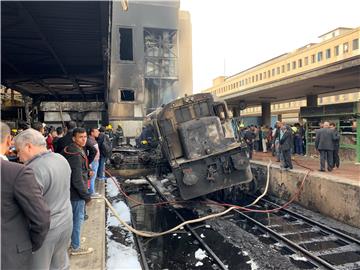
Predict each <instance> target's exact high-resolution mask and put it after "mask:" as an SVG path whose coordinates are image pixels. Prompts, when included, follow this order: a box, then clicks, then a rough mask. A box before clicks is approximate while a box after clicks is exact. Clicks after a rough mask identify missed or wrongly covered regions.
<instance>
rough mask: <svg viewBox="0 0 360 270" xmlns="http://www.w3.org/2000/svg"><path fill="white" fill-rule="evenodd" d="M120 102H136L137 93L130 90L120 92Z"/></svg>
mask: <svg viewBox="0 0 360 270" xmlns="http://www.w3.org/2000/svg"><path fill="white" fill-rule="evenodd" d="M120 100H121V101H134V100H135V92H134V90H130V89H123V90H120Z"/></svg>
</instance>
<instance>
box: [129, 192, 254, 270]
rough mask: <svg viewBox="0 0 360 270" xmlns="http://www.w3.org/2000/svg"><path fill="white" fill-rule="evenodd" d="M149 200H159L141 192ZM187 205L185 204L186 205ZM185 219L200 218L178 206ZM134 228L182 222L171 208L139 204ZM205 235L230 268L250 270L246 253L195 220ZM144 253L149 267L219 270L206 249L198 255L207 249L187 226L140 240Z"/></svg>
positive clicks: (149, 228) (165, 227)
mask: <svg viewBox="0 0 360 270" xmlns="http://www.w3.org/2000/svg"><path fill="white" fill-rule="evenodd" d="M140 196H141V197H143V198H144V201H145V202H146V203H154V202H156V197H155V196H153V195H146V194H142V195H139V197H140ZM184 206H186V205H184ZM176 210H177V211H178V212H179V213H180V214H181V215H182V216H183V217H184V218H185V219H186V220H188V219H195V218H198V215H197V213H195V212H194V211H193V210H192V209H187V208H178V209H176ZM131 211H132V214H133V216H134V221H135V227H136V228H137V229H140V230H147V231H165V230H168V229H169V228H172V227H174V226H176V225H178V224H180V223H181V221H180V220H179V218H178V217H177V216H176V214H175V213H174V211H172V210H171V208H168V207H155V206H146V208H145V207H144V206H138V207H135V208H132V210H131ZM192 227H193V228H195V230H196V231H197V232H198V233H199V235H202V238H203V240H204V241H205V242H206V243H207V244H208V245H209V246H210V248H211V249H213V250H214V252H215V254H216V255H217V256H218V257H219V258H220V260H222V261H225V264H226V265H227V266H228V269H229V270H231V269H236V270H237V269H249V270H250V269H251V265H250V264H248V263H246V262H248V261H249V260H250V258H249V257H248V256H244V255H243V254H242V252H241V250H240V249H237V248H236V247H234V246H232V245H231V244H230V243H228V242H226V241H225V239H224V238H223V237H222V236H221V235H220V234H219V233H217V232H215V231H214V230H212V229H211V228H208V227H206V226H205V223H196V224H193V226H192ZM141 242H142V243H143V247H144V252H145V256H146V258H147V260H148V265H149V268H150V269H171V270H178V269H179V270H180V269H181V270H183V269H206V270H208V269H214V270H216V269H219V267H218V266H217V264H216V263H215V261H214V260H213V259H212V258H211V257H210V256H209V254H207V253H206V252H205V255H206V256H203V257H201V258H200V257H199V256H196V254H198V253H199V249H202V250H204V248H203V247H202V246H201V245H200V243H199V242H198V241H197V240H194V237H193V236H192V235H191V234H189V232H187V231H186V230H185V229H181V230H178V231H176V232H174V233H172V234H169V235H166V236H163V237H157V238H151V239H145V238H143V239H141Z"/></svg>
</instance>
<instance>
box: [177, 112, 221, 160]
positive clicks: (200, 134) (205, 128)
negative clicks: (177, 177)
mask: <svg viewBox="0 0 360 270" xmlns="http://www.w3.org/2000/svg"><path fill="white" fill-rule="evenodd" d="M179 132H180V138H181V142H182V145H183V148H184V152H185V157H186V158H187V159H192V158H198V157H201V156H204V155H209V154H211V153H214V152H216V151H218V150H220V149H221V148H223V147H224V145H226V144H225V140H224V133H223V131H222V128H221V124H220V121H219V118H217V117H215V116H212V117H204V118H201V119H195V120H191V121H188V122H185V123H182V124H180V126H179Z"/></svg>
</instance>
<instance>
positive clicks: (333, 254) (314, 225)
mask: <svg viewBox="0 0 360 270" xmlns="http://www.w3.org/2000/svg"><path fill="white" fill-rule="evenodd" d="M259 204H260V208H261V209H264V208H265V207H266V208H267V209H269V210H271V209H275V208H279V207H280V205H278V204H276V203H274V202H271V201H269V200H265V199H261V200H260V202H259ZM254 209H257V208H256V207H254ZM234 211H235V212H236V213H237V214H238V215H239V218H240V220H241V219H242V220H243V221H245V220H246V221H248V222H251V223H252V224H254V225H255V226H256V227H257V228H258V229H259V230H260V231H262V232H263V233H264V234H268V235H269V236H270V237H272V238H273V239H275V240H276V241H278V242H279V243H281V244H282V245H284V246H286V247H287V248H289V249H290V250H291V251H292V252H294V253H300V254H302V255H303V256H305V257H306V258H307V259H308V261H309V262H311V264H312V265H313V266H314V268H323V269H339V270H345V269H346V270H355V269H357V270H358V269H360V240H359V239H356V238H354V237H351V236H349V235H346V234H344V233H342V232H340V231H338V230H335V229H333V228H330V227H328V226H326V225H324V224H321V223H319V222H316V221H313V220H311V219H310V218H308V217H306V216H303V215H301V214H299V213H296V212H294V211H291V210H288V209H281V210H279V211H276V212H273V213H260V214H259V213H252V212H241V211H239V210H234Z"/></svg>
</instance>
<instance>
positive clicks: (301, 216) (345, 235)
mask: <svg viewBox="0 0 360 270" xmlns="http://www.w3.org/2000/svg"><path fill="white" fill-rule="evenodd" d="M261 201H264V202H266V203H268V204H271V205H273V206H275V207H276V208H278V207H280V205H278V204H276V203H274V202H272V201H269V200H266V199H264V198H262V199H261ZM279 211H283V212H286V213H288V214H290V215H292V216H295V217H297V218H298V219H303V220H305V221H306V222H308V223H310V224H312V225H315V226H318V227H319V228H321V229H323V230H325V231H328V232H331V233H333V234H335V235H336V236H338V237H339V238H343V239H342V240H344V239H346V240H347V241H350V242H353V243H356V244H358V245H360V240H359V239H356V238H354V237H352V236H350V235H347V234H345V233H343V232H340V231H338V230H336V229H333V228H331V227H329V226H326V225H324V224H322V223H320V222H318V221H314V220H312V219H310V218H308V217H306V216H304V215H302V214H299V213H296V212H294V211H292V210H289V209H285V208H283V209H281V210H279Z"/></svg>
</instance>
